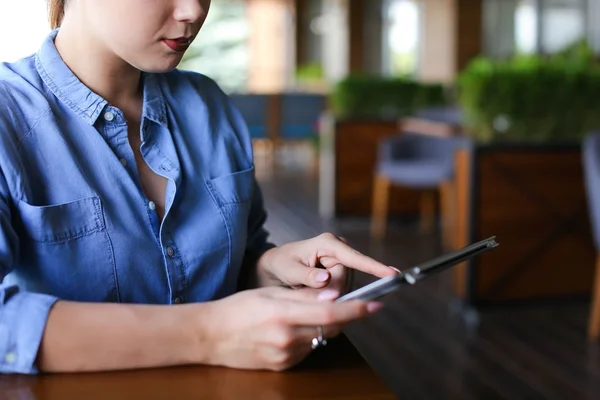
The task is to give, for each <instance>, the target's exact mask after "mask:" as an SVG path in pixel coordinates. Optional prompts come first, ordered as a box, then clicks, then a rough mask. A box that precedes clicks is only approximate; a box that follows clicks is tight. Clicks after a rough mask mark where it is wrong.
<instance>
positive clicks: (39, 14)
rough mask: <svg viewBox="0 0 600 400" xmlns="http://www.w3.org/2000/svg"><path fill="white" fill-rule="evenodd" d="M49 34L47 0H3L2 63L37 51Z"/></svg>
mask: <svg viewBox="0 0 600 400" xmlns="http://www.w3.org/2000/svg"><path fill="white" fill-rule="evenodd" d="M48 33H50V25H49V23H48V12H47V8H46V2H45V1H44V0H0V62H13V61H17V60H19V59H20V58H23V57H27V56H29V55H31V54H33V53H35V52H36V51H37V50H38V49H39V48H40V45H41V44H42V41H43V40H44V38H45V37H46V36H47V35H48Z"/></svg>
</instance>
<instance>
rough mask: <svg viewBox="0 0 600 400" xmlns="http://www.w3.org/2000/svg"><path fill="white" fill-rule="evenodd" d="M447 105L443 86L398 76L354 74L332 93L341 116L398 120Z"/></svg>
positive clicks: (333, 104) (332, 98) (334, 107)
mask: <svg viewBox="0 0 600 400" xmlns="http://www.w3.org/2000/svg"><path fill="white" fill-rule="evenodd" d="M446 103H447V99H446V92H445V88H444V86H442V85H441V84H428V83H420V82H417V81H414V80H411V79H408V78H398V77H392V78H388V77H382V76H371V75H361V74H351V75H349V76H347V77H346V78H344V79H342V80H341V81H339V82H338V83H337V84H336V85H335V86H334V88H333V91H332V93H331V104H332V107H333V110H334V112H335V113H336V115H337V116H340V117H352V118H397V117H400V116H404V115H409V114H411V113H413V112H414V111H416V110H418V109H420V108H425V107H430V106H437V105H444V104H446Z"/></svg>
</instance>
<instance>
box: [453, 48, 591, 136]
mask: <svg viewBox="0 0 600 400" xmlns="http://www.w3.org/2000/svg"><path fill="white" fill-rule="evenodd" d="M457 84H458V85H457V86H458V101H459V104H460V106H461V108H462V112H463V116H464V119H465V122H464V123H465V125H466V128H467V131H468V132H470V133H471V134H472V136H474V138H475V139H477V140H479V141H483V142H489V141H519V142H549V141H552V142H572V141H579V140H580V139H581V137H582V136H583V135H585V134H586V133H588V132H589V131H590V130H592V129H595V128H600V96H598V93H600V67H599V66H598V65H597V64H596V63H595V62H594V61H593V57H592V58H590V55H589V53H588V52H587V51H585V49H582V48H581V47H579V48H578V47H573V48H572V49H570V51H565V52H563V53H560V54H557V55H555V56H550V57H542V56H517V57H515V58H513V59H511V60H508V61H495V60H491V59H487V58H478V59H476V60H474V61H473V62H471V64H470V65H469V66H468V67H467V68H466V69H465V70H464V71H463V72H462V73H461V74H460V76H459V78H458V82H457Z"/></svg>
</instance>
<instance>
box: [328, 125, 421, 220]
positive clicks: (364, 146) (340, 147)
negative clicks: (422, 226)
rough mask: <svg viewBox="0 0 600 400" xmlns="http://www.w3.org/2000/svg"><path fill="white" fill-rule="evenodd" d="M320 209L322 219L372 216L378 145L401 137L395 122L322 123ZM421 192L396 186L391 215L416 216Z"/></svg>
mask: <svg viewBox="0 0 600 400" xmlns="http://www.w3.org/2000/svg"><path fill="white" fill-rule="evenodd" d="M320 131H321V146H320V158H319V168H320V172H319V192H320V193H319V196H320V200H319V208H320V213H321V215H322V216H323V217H327V218H331V217H338V216H363V217H364V216H369V215H370V214H371V202H372V201H371V198H372V196H373V176H374V172H375V165H376V160H377V146H378V144H379V141H380V140H381V139H383V138H386V137H389V136H392V135H398V134H399V133H400V132H399V126H398V121H396V120H388V121H385V120H338V119H335V118H333V117H331V116H329V115H325V116H324V117H323V119H322V120H321V129H320ZM419 195H420V191H417V190H413V189H408V188H401V187H394V188H393V189H392V193H391V196H390V215H396V216H398V215H401V214H402V215H407V214H417V213H418V212H419V201H420V196H419Z"/></svg>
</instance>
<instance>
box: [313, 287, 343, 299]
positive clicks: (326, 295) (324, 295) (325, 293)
mask: <svg viewBox="0 0 600 400" xmlns="http://www.w3.org/2000/svg"><path fill="white" fill-rule="evenodd" d="M339 295H340V293H339V292H338V291H337V290H333V289H325V290H322V291H321V293H319V295H318V296H317V300H319V301H329V300H334V299H336V298H337V297H338V296H339Z"/></svg>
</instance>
